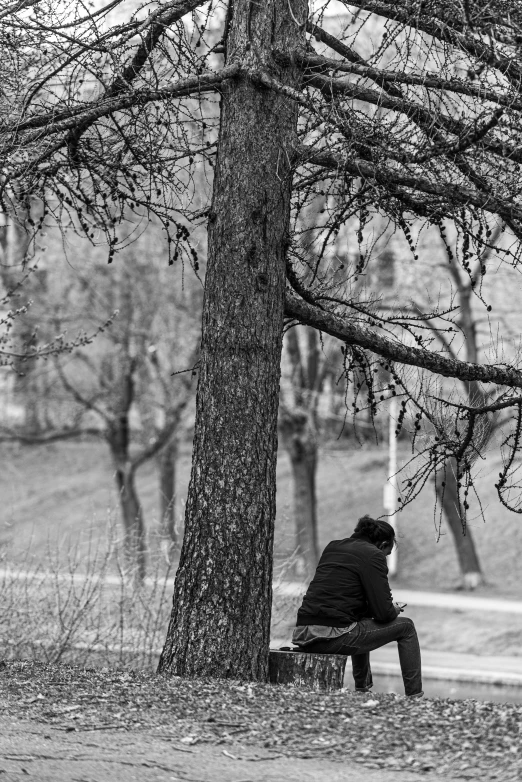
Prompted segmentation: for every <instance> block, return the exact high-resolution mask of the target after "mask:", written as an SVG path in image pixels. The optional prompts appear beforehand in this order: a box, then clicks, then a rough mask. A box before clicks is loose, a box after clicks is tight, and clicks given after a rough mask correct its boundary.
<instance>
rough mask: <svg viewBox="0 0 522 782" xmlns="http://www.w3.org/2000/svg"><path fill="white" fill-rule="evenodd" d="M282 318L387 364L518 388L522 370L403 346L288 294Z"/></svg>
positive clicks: (520, 384)
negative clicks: (300, 324) (316, 330)
mask: <svg viewBox="0 0 522 782" xmlns="http://www.w3.org/2000/svg"><path fill="white" fill-rule="evenodd" d="M285 315H286V317H287V318H293V319H295V320H297V321H299V323H303V324H304V325H307V326H313V327H314V328H316V329H318V330H319V331H324V332H325V333H326V334H330V335H331V336H332V337H337V339H339V340H341V341H342V342H344V343H346V344H347V345H356V346H358V347H361V348H364V349H366V350H371V351H372V352H373V353H377V354H378V355H379V356H382V357H383V358H386V359H388V360H389V361H394V362H397V363H400V364H408V365H410V366H416V367H420V368H422V369H427V370H429V371H430V372H434V373H436V374H438V375H442V376H443V377H453V378H456V379H457V380H464V381H471V380H473V381H477V382H481V383H495V384H497V385H503V386H509V387H510V388H522V371H520V370H518V369H516V368H515V367H510V366H499V365H494V364H490V365H488V364H471V363H469V362H466V361H458V360H456V359H452V358H447V357H446V356H442V355H441V354H440V353H433V352H431V351H429V350H425V349H422V348H417V347H413V346H409V345H404V344H403V343H401V342H399V341H395V340H393V339H392V338H391V337H387V336H383V335H382V334H379V333H378V332H377V330H375V329H372V328H369V327H368V326H364V325H363V324H361V323H356V322H354V321H353V319H350V318H343V317H342V316H339V315H335V314H333V313H331V312H328V311H327V310H324V309H319V307H315V306H314V305H312V304H309V303H308V302H305V301H302V300H300V299H298V298H297V296H295V295H294V294H293V293H291V292H290V291H287V292H286V294H285Z"/></svg>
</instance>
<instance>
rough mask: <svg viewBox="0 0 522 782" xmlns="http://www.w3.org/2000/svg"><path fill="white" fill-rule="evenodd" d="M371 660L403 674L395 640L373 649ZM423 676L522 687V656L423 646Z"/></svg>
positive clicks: (378, 668) (376, 667) (378, 669)
mask: <svg viewBox="0 0 522 782" xmlns="http://www.w3.org/2000/svg"><path fill="white" fill-rule="evenodd" d="M371 662H372V671H373V672H374V673H377V674H384V675H386V674H388V675H390V674H391V675H398V674H400V667H399V656H398V654H397V647H396V646H395V644H393V645H388V646H383V647H382V648H381V649H376V650H375V651H374V652H372V655H371ZM422 676H423V678H424V679H443V680H446V681H448V680H449V681H457V682H478V683H480V684H503V685H511V686H518V687H522V657H500V656H495V657H482V656H479V655H477V654H456V653H453V652H431V651H429V650H425V649H422Z"/></svg>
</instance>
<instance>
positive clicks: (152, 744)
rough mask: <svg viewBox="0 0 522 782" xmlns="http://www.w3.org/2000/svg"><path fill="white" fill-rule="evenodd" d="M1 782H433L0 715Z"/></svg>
mask: <svg viewBox="0 0 522 782" xmlns="http://www.w3.org/2000/svg"><path fill="white" fill-rule="evenodd" d="M0 775H1V778H2V780H4V782H26V780H27V779H29V780H30V779H31V778H32V779H36V780H38V782H71V780H75V782H108V781H109V780H110V782H134V780H136V782H224V781H225V780H226V782H435V780H440V776H437V775H435V774H434V773H432V772H427V773H426V772H423V773H420V772H415V771H408V772H402V771H393V770H389V771H388V770H382V771H381V770H379V769H371V768H367V767H365V766H362V765H360V764H358V763H355V762H353V761H350V762H349V763H346V762H345V763H339V762H335V761H333V760H330V759H329V758H309V759H303V758H285V757H281V756H278V755H277V754H275V753H272V752H270V751H268V750H263V748H261V749H259V748H248V747H241V746H237V747H236V746H234V745H232V746H229V747H227V749H226V750H225V751H223V749H221V748H219V747H215V746H207V745H201V746H196V747H194V748H192V747H191V748H188V747H183V746H182V745H181V744H180V742H179V740H177V738H175V737H174V736H173V735H172V734H171V735H168V733H167V732H166V731H165V729H162V731H161V732H160V731H158V730H147V731H142V730H138V729H135V730H129V731H125V732H117V731H111V730H97V731H82V732H75V733H65V732H64V731H63V730H58V729H56V728H54V727H51V726H50V725H46V724H45V723H41V722H26V721H22V720H18V719H16V718H8V717H5V716H0Z"/></svg>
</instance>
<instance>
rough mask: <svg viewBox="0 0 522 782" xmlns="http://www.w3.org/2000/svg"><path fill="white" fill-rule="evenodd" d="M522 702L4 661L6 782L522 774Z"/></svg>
mask: <svg viewBox="0 0 522 782" xmlns="http://www.w3.org/2000/svg"><path fill="white" fill-rule="evenodd" d="M521 729H522V707H520V706H517V705H515V704H509V703H487V702H478V701H474V700H466V701H452V700H443V699H440V698H433V699H430V698H424V699H417V698H416V699H408V698H404V697H403V696H397V695H393V694H386V693H369V694H367V695H362V696H361V695H357V694H355V693H354V692H353V691H350V690H335V691H333V692H314V691H310V690H306V689H303V688H297V687H291V686H288V685H280V686H278V687H274V686H273V685H269V684H261V683H255V682H250V683H241V682H238V681H233V680H218V679H212V680H210V679H209V680H199V679H198V680H188V679H181V678H179V677H175V676H172V677H163V676H158V675H153V674H147V673H145V672H140V671H127V670H121V669H120V670H118V669H109V668H105V669H87V668H82V667H79V666H68V665H63V664H62V665H56V664H53V665H51V664H44V663H38V662H35V661H22V660H20V661H17V662H4V663H3V664H2V663H0V780H4V779H5V780H16V781H18V780H21V779H25V778H26V777H31V776H32V777H33V778H34V779H36V780H39V781H40V780H44V781H45V780H53V782H105V781H106V780H107V782H119V780H122V782H123V780H134V779H135V780H140V782H148V780H151V781H152V780H155V782H162V780H174V782H176V780H189V781H190V782H222V780H223V782H262V781H263V780H266V781H267V782H307V780H310V782H327V780H328V782H330V781H331V782H340V781H341V780H347V782H399V780H400V781H401V782H402V781H403V780H404V782H420V779H421V778H422V779H424V780H429V781H430V782H435V779H444V780H446V779H462V778H467V779H472V780H476V779H480V780H484V781H486V780H488V781H489V780H501V782H516V781H518V780H520V779H522V757H521V755H522V753H521V752H520V733H521Z"/></svg>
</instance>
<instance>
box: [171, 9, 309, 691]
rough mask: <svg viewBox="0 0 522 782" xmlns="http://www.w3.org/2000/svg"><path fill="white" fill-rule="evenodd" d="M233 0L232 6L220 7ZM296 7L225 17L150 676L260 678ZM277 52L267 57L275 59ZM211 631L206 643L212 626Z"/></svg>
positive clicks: (264, 654)
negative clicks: (197, 319) (180, 446)
mask: <svg viewBox="0 0 522 782" xmlns="http://www.w3.org/2000/svg"><path fill="white" fill-rule="evenodd" d="M230 9H232V4H230V6H229V12H230ZM307 12H308V4H307V3H306V2H305V0H293V2H292V4H290V3H289V2H288V0H265V2H263V3H252V2H251V0H237V2H234V5H233V13H232V14H231V18H230V19H229V27H228V35H227V43H226V48H227V55H226V59H227V63H229V64H230V63H238V64H239V65H240V73H239V76H238V77H237V78H235V79H233V80H229V81H228V82H225V83H224V84H223V88H222V104H221V126H220V136H219V149H218V158H217V164H216V170H215V179H214V192H213V200H212V207H211V212H210V216H209V251H208V266H207V272H206V280H205V297H204V304H203V323H202V343H201V359H200V370H199V384H198V393H197V402H196V423H195V437H194V449H193V460H192V474H191V479H190V485H189V491H188V497H187V508H186V517H185V535H184V540H183V547H182V551H181V559H180V563H179V568H178V571H177V574H176V581H175V587H174V601H173V609H172V615H171V621H170V625H169V629H168V633H167V639H166V642H165V646H164V649H163V652H162V655H161V658H160V664H159V670H160V671H161V672H166V673H167V672H168V673H171V674H176V675H183V676H206V675H212V676H221V677H232V678H236V679H242V680H266V678H267V675H268V646H269V631H270V607H271V592H272V585H271V582H272V548H273V529H274V518H275V477H276V476H275V467H276V453H277V407H278V389H279V379H280V377H279V376H280V358H281V343H282V327H283V305H284V288H285V255H286V247H287V243H288V230H289V213H290V195H291V186H292V159H293V156H294V150H295V148H296V144H297V111H296V107H295V105H292V104H291V102H290V101H288V100H287V99H285V98H284V97H283V96H281V95H280V94H276V93H275V92H274V91H272V90H267V89H264V88H263V86H262V85H260V83H259V81H258V78H257V75H258V73H259V72H260V71H263V70H264V71H268V72H269V73H270V74H272V75H276V76H277V78H278V79H280V80H281V81H282V82H284V83H285V84H287V85H290V86H293V85H297V84H298V79H299V71H298V68H297V67H296V66H294V64H293V60H292V55H293V53H294V52H295V50H296V49H297V47H298V46H303V45H304V30H305V27H304V23H300V20H302V21H303V22H304V20H305V19H306V15H307ZM276 50H277V51H278V52H279V53H281V52H282V53H283V55H285V54H286V55H288V59H287V58H286V57H284V56H283V57H281V56H279V57H278V61H277V63H276V62H275V60H274V57H273V52H274V51H276ZM209 627H213V628H214V632H213V633H212V634H210V635H209V633H208V628H209Z"/></svg>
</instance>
